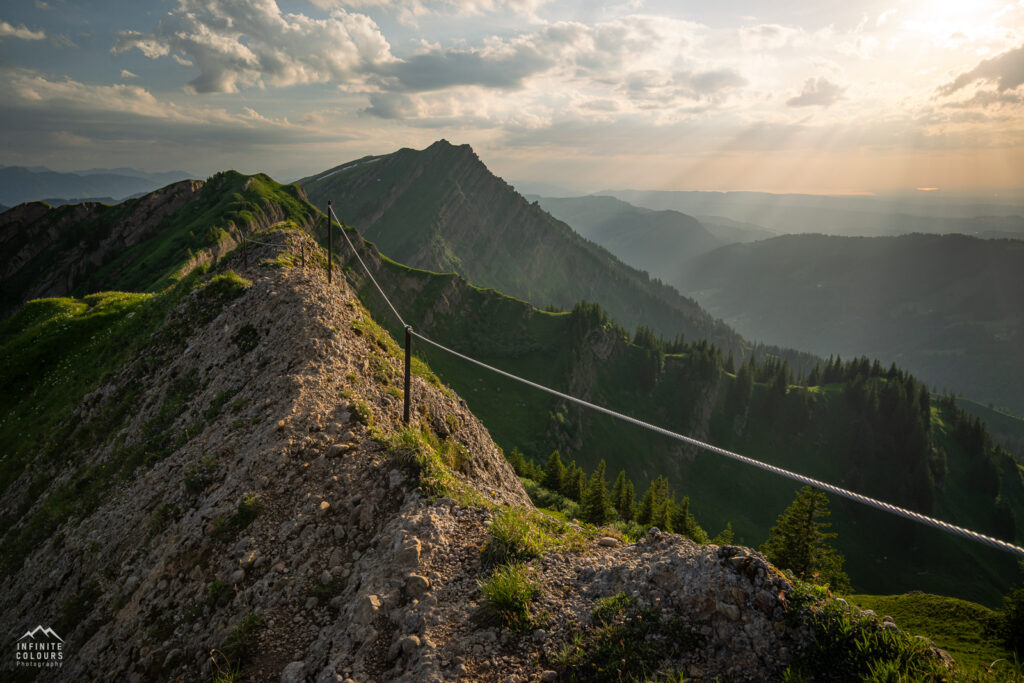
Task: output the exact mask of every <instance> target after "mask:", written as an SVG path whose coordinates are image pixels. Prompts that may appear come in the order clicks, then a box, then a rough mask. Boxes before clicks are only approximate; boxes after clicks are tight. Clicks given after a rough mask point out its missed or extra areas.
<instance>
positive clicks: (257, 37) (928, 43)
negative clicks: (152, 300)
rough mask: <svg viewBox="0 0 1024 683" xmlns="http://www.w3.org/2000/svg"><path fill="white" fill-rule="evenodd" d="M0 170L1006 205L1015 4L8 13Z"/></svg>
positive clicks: (63, 2)
mask: <svg viewBox="0 0 1024 683" xmlns="http://www.w3.org/2000/svg"><path fill="white" fill-rule="evenodd" d="M0 91H2V92H3V93H4V95H3V97H2V98H0V140H2V147H0V164H2V165H8V166H11V165H31V166H47V167H49V168H52V169H55V170H62V171H69V170H84V169H89V168H97V167H101V168H112V167H119V166H131V167H135V168H139V169H143V170H148V171H163V170H171V169H182V170H185V171H188V172H190V173H193V174H197V175H199V176H201V177H205V176H206V175H210V174H212V173H214V172H217V171H220V170H224V169H227V168H234V169H237V170H240V171H243V172H247V173H252V172H256V171H264V172H267V173H269V174H270V175H272V176H273V177H274V178H276V179H278V180H280V181H291V180H294V179H297V178H300V177H303V176H306V175H311V174H314V173H316V172H318V171H321V170H324V169H327V168H330V167H332V166H336V165H338V164H341V163H344V162H346V161H349V160H352V159H356V158H359V157H362V156H365V155H369V154H386V153H389V152H393V151H395V150H397V149H399V148H401V147H412V148H416V149H419V148H423V147H426V146H428V145H429V144H430V143H432V142H433V141H435V140H438V139H440V138H445V139H447V140H449V141H450V142H452V143H454V144H463V143H468V144H470V145H472V146H473V149H474V150H475V151H476V153H477V154H478V155H479V156H480V157H481V159H482V160H483V161H484V162H485V163H486V164H487V165H488V167H489V168H490V169H491V170H492V171H494V172H495V173H496V174H498V175H499V176H502V177H504V178H505V179H506V180H509V181H510V182H513V183H514V184H516V185H517V187H521V188H526V189H528V190H534V189H540V188H541V187H547V188H550V190H551V192H549V193H555V192H558V193H562V194H567V193H585V192H594V191H599V190H602V189H612V188H620V189H624V188H633V189H661V190H760V191H768V192H807V193H843V194H846V193H850V194H856V193H876V194H887V193H910V194H914V193H918V194H923V193H927V192H937V193H947V194H955V193H968V194H983V195H989V196H991V195H999V194H1000V193H1003V196H1005V194H1006V193H1013V192H1020V191H1021V189H1022V186H1024V181H1022V178H1024V0H956V1H952V0H935V1H926V0H880V1H877V2H876V1H874V0H864V1H858V0H845V1H842V2H838V1H835V0H817V1H814V2H797V1H795V0H775V1H773V2H764V1H763V0H758V1H754V0H742V1H729V0H721V1H718V2H713V3H712V2H706V1H701V2H689V1H681V0H674V1H664V2H663V1H660V0H611V1H607V2H603V1H601V0H579V1H576V0H573V1H569V2H554V1H552V2H547V1H545V0H348V1H346V0H277V1H276V2H275V0H170V1H166V2H154V1H140V0H88V1H87V2H86V1H81V2H78V1H75V0H34V1H33V0H21V1H19V2H18V3H4V5H3V6H2V7H0Z"/></svg>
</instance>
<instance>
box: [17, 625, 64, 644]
mask: <svg viewBox="0 0 1024 683" xmlns="http://www.w3.org/2000/svg"><path fill="white" fill-rule="evenodd" d="M40 636H41V637H43V638H46V639H47V640H58V641H60V642H62V643H63V642H64V639H63V638H61V637H60V636H58V635H57V632H56V631H54V630H53V629H52V628H43V627H42V625H39V626H36V627H35V628H34V629H32V630H31V631H25V635H23V636H22V637H21V638H18V642H21V641H22V640H25V639H26V638H31V639H32V640H36V639H37V638H38V637H40Z"/></svg>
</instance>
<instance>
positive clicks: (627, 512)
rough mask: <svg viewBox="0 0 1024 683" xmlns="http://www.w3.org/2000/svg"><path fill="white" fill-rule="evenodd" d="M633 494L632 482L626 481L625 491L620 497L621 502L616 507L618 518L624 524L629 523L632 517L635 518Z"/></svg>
mask: <svg viewBox="0 0 1024 683" xmlns="http://www.w3.org/2000/svg"><path fill="white" fill-rule="evenodd" d="M634 498H635V494H634V492H633V482H632V481H630V480H628V479H627V480H626V491H625V493H624V494H623V496H622V502H621V503H620V504H618V505H617V506H616V509H617V510H618V512H619V517H621V518H622V521H624V522H631V521H632V520H633V517H634V516H636V505H635V504H634V502H633V501H634Z"/></svg>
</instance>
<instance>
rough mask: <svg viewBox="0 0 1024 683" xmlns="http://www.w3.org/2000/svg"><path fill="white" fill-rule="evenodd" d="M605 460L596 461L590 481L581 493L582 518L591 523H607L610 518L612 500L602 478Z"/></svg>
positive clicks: (606, 484)
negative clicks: (595, 467)
mask: <svg viewBox="0 0 1024 683" xmlns="http://www.w3.org/2000/svg"><path fill="white" fill-rule="evenodd" d="M604 471H605V462H604V460H602V461H601V462H599V463H598V465H597V469H595V470H594V473H593V474H592V475H590V482H589V483H588V484H587V490H586V492H585V493H584V494H583V501H582V503H583V509H582V510H581V513H582V515H583V520H584V521H586V522H590V523H591V524H597V525H601V524H607V523H608V522H610V521H611V518H612V514H613V513H612V509H613V508H612V501H611V498H610V497H609V495H608V483H607V482H606V481H605V480H604Z"/></svg>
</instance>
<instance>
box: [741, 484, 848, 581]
mask: <svg viewBox="0 0 1024 683" xmlns="http://www.w3.org/2000/svg"><path fill="white" fill-rule="evenodd" d="M829 514H830V513H829V510H828V498H827V497H826V496H825V494H824V493H823V492H822V491H820V490H818V489H815V488H813V487H810V486H805V487H803V488H802V489H800V491H799V492H798V493H797V495H796V499H795V500H794V501H793V502H792V503H791V504H790V505H789V507H787V508H786V510H785V511H784V512H783V513H782V514H781V515H779V518H778V519H777V520H776V522H775V526H773V527H772V529H771V531H769V532H768V540H767V541H765V543H764V545H762V546H761V552H763V553H764V554H765V557H767V558H768V560H769V561H770V562H771V563H772V564H774V565H776V566H778V567H781V568H783V569H789V570H790V571H792V572H793V573H794V574H796V575H797V576H798V577H800V578H802V579H804V580H805V581H812V582H814V583H817V584H823V585H828V586H830V587H831V588H832V589H833V590H838V591H846V590H849V589H850V579H849V577H848V576H847V575H846V573H845V572H844V571H843V556H842V555H841V554H840V553H839V552H838V551H837V550H836V549H835V548H833V547H832V546H831V545H829V543H828V542H829V541H830V540H831V539H833V538H835V537H836V534H835V533H833V532H829V531H827V529H828V528H829V527H830V526H832V525H831V524H830V523H829V522H825V521H819V520H820V519H823V518H825V517H828V516H829Z"/></svg>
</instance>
